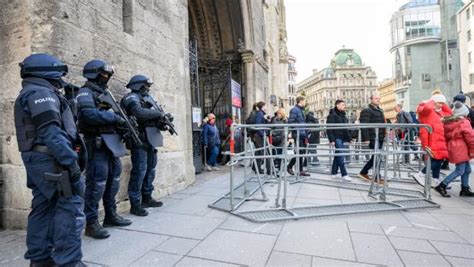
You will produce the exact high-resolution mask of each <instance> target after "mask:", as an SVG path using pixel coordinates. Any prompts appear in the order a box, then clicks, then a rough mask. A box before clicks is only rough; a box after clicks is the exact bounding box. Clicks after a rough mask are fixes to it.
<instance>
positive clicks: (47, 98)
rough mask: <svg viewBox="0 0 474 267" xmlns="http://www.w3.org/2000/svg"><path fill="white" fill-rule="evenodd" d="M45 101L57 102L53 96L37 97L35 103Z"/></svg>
mask: <svg viewBox="0 0 474 267" xmlns="http://www.w3.org/2000/svg"><path fill="white" fill-rule="evenodd" d="M44 102H53V103H56V100H55V99H54V98H52V97H43V98H38V99H35V105H36V104H40V103H44Z"/></svg>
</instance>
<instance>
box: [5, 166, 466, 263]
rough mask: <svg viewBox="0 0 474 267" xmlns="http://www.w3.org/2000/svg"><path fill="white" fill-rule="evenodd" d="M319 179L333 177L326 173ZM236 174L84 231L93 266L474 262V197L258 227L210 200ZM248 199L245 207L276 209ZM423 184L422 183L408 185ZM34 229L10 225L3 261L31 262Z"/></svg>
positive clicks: (308, 195)
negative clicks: (99, 236) (119, 224)
mask: <svg viewBox="0 0 474 267" xmlns="http://www.w3.org/2000/svg"><path fill="white" fill-rule="evenodd" d="M313 176H317V177H318V178H321V177H325V176H324V175H320V174H318V175H316V174H313ZM228 179H229V178H228V173H227V172H226V170H223V171H216V172H212V173H203V174H201V175H198V177H197V182H196V183H195V185H194V186H191V187H189V188H187V189H185V190H183V191H180V192H178V193H175V194H173V195H171V196H168V197H165V198H164V199H162V200H163V202H164V207H163V208H159V209H151V210H149V211H150V215H149V216H148V217H143V218H138V217H135V216H132V215H129V214H125V216H126V217H127V218H130V219H132V220H133V224H132V225H131V226H129V227H125V228H114V229H111V230H110V231H111V237H110V238H108V239H106V240H93V239H90V238H88V237H84V245H83V252H84V261H85V262H86V263H87V264H88V265H90V266H103V265H106V266H235V265H240V266H242V265H249V266H383V265H386V266H474V199H466V198H459V197H458V196H457V195H458V192H459V183H457V184H454V185H453V189H451V190H449V191H450V194H451V195H452V196H453V197H452V198H450V199H444V198H441V197H440V196H439V195H438V194H437V193H436V192H433V200H434V201H436V202H438V203H440V204H441V208H439V209H420V210H411V211H394V212H380V213H372V214H357V215H344V216H333V217H325V218H313V219H304V220H298V221H285V222H276V223H262V224H257V223H251V222H249V221H246V220H244V219H241V218H238V217H235V216H233V215H230V214H228V213H225V212H221V211H217V210H213V209H210V208H208V207H207V205H208V204H209V203H210V202H211V201H212V200H214V199H216V198H217V197H219V196H221V195H222V194H224V193H226V192H227V191H228ZM274 187H276V186H275V185H271V184H268V185H266V189H267V191H268V192H269V193H268V194H269V197H270V201H268V202H248V203H246V204H244V206H243V207H242V208H243V209H253V208H262V207H270V206H271V205H272V204H273V201H272V200H273V199H272V190H274V191H275V188H274ZM408 188H412V189H415V188H416V185H414V184H413V185H412V184H410V185H408ZM289 196H290V199H289V205H294V206H304V205H314V204H321V205H324V204H334V203H348V202H360V201H370V200H369V199H368V197H367V193H366V192H358V191H351V190H346V189H338V188H330V187H323V186H317V185H310V184H294V185H291V186H290V190H289ZM24 252H25V232H24V231H0V265H1V266H27V265H28V262H27V261H25V260H24V259H23V254H24Z"/></svg>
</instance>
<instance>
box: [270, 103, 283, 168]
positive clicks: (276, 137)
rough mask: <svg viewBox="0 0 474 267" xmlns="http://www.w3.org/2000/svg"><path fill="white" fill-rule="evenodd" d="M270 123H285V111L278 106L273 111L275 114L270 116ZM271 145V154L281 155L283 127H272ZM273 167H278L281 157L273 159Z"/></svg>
mask: <svg viewBox="0 0 474 267" xmlns="http://www.w3.org/2000/svg"><path fill="white" fill-rule="evenodd" d="M271 123H272V124H285V123H286V113H285V110H284V109H282V108H280V109H278V110H277V111H276V112H275V116H274V117H273V118H272V122H271ZM271 135H272V145H273V152H272V153H273V155H281V154H282V153H283V146H284V145H285V132H284V131H283V128H281V129H273V131H272V133H271ZM274 163H275V168H276V169H277V170H279V169H280V166H281V159H275V160H274Z"/></svg>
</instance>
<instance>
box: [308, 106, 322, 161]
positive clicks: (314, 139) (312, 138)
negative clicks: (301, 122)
mask: <svg viewBox="0 0 474 267" xmlns="http://www.w3.org/2000/svg"><path fill="white" fill-rule="evenodd" d="M306 123H308V124H319V120H318V118H316V117H315V116H314V112H312V111H310V112H308V114H306ZM319 143H320V137H319V131H315V130H308V144H309V145H311V149H310V150H308V153H310V154H317V150H316V148H317V144H319ZM309 161H310V163H314V164H319V159H318V157H317V156H314V157H310V158H309Z"/></svg>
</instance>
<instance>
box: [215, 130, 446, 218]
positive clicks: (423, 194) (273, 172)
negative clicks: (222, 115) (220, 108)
mask: <svg viewBox="0 0 474 267" xmlns="http://www.w3.org/2000/svg"><path fill="white" fill-rule="evenodd" d="M347 128H350V129H351V130H358V131H361V130H363V129H364V130H366V129H374V130H375V146H374V149H367V148H365V147H364V145H365V144H363V143H362V142H360V141H361V140H360V134H359V139H358V142H355V143H354V144H353V145H351V146H349V148H345V149H338V153H337V154H335V149H334V148H333V147H331V146H326V147H325V146H324V145H323V146H321V147H320V145H321V144H318V145H317V148H316V149H315V148H314V147H311V146H304V147H300V144H299V143H300V142H298V140H299V139H300V134H301V131H308V130H310V131H327V130H335V129H347ZM420 128H425V129H426V130H427V131H428V133H430V138H431V128H430V127H429V126H428V125H420V124H396V125H392V124H263V125H241V124H234V125H233V126H232V127H231V133H230V135H231V139H230V151H228V152H224V153H225V154H227V155H230V161H229V162H228V165H229V166H230V175H229V176H230V177H229V178H230V179H229V181H230V190H229V193H227V194H225V195H224V196H221V197H219V198H218V199H216V200H215V201H213V202H212V203H211V204H209V207H211V208H215V209H219V210H222V211H227V212H230V213H232V214H234V215H237V216H240V217H242V218H246V219H248V220H251V221H254V222H268V221H278V220H288V219H299V218H308V217H320V216H328V215H341V214H353V213H364V212H378V211H388V210H406V209H416V208H432V207H439V205H438V204H437V203H434V202H433V201H431V159H430V157H429V156H428V155H427V153H426V152H425V151H423V150H421V149H419V150H418V148H417V151H411V150H406V149H405V148H404V147H403V145H405V144H406V142H405V143H403V144H401V143H399V142H398V141H394V142H389V140H388V139H387V138H385V139H383V140H384V143H383V144H380V143H379V142H380V140H379V136H380V134H381V131H386V132H387V131H388V132H389V131H390V130H391V129H393V130H395V129H408V130H410V129H420ZM237 130H239V132H242V133H243V136H244V138H243V140H245V141H244V149H243V151H242V152H239V153H235V151H234V133H235V132H236V131H237ZM250 130H252V131H258V130H261V131H263V133H264V136H263V138H262V140H261V142H259V143H262V144H260V145H259V146H256V144H255V142H254V141H255V140H253V138H252V137H251V136H249V135H248V133H249V131H250ZM277 131H280V132H282V133H283V145H282V146H281V147H277V146H273V145H272V133H274V132H277ZM290 133H291V134H292V138H293V139H296V140H295V142H294V147H293V153H291V151H292V150H290V149H289V147H288V146H289V142H288V140H289V135H290ZM259 141H260V140H259ZM413 145H415V144H413ZM379 147H380V148H379ZM277 149H278V150H280V151H281V153H275V152H276V151H277ZM341 152H342V153H341ZM414 153H415V154H416V155H418V156H419V158H420V159H421V158H425V162H424V165H425V166H426V174H425V185H424V188H423V191H418V190H408V189H403V188H397V187H393V186H392V182H394V181H401V180H403V179H405V180H407V181H408V180H409V178H406V177H405V178H403V179H402V178H401V175H400V174H401V172H402V168H401V165H400V157H403V156H406V155H410V154H414ZM334 156H343V157H350V159H354V160H355V162H359V161H360V159H361V158H362V159H365V158H366V157H365V156H369V157H371V156H374V167H373V168H372V177H373V179H372V180H371V182H370V184H367V183H357V182H343V181H336V180H329V179H322V178H315V177H302V176H301V175H300V174H301V173H300V164H301V162H300V159H301V158H302V159H303V160H304V159H310V158H312V157H318V158H319V159H320V162H321V159H322V158H328V159H329V160H328V161H327V165H328V166H329V164H330V163H332V158H333V157H334ZM291 159H295V160H296V164H295V172H294V174H295V175H293V176H289V175H288V174H287V166H288V163H289V161H290V160H291ZM275 160H279V168H277V167H276V165H275ZM242 162H247V163H250V164H245V165H244V170H243V173H244V174H243V182H241V183H239V184H238V185H236V184H235V180H236V177H235V175H236V170H235V168H236V167H237V165H239V164H240V163H242ZM361 162H362V161H361ZM325 163H326V162H325ZM389 165H391V166H389ZM252 166H253V169H254V172H255V175H253V174H251V169H252ZM260 166H261V167H262V168H263V171H262V172H260ZM360 167H362V166H360ZM409 167H413V168H415V169H416V166H409ZM417 167H418V170H420V169H421V167H422V166H421V162H419V163H418V166H417ZM389 171H391V172H392V174H393V175H392V176H391V177H390V176H389ZM403 171H410V169H408V168H405V169H403ZM412 171H413V170H412ZM326 173H327V171H326ZM381 174H383V175H382V177H384V180H385V182H384V183H379V182H380V181H378V179H379V178H378V177H380V176H381ZM410 181H411V180H410ZM389 182H390V187H389V186H388V185H389ZM267 183H276V184H277V193H276V197H275V202H274V206H273V207H272V208H269V209H259V210H246V211H241V210H239V208H240V207H241V206H242V205H243V204H244V203H245V202H247V201H268V200H269V199H268V197H267V194H266V192H265V188H264V185H265V184H267ZM295 183H305V184H314V185H320V186H329V187H337V188H342V189H349V190H358V191H366V192H367V193H368V196H369V197H370V198H372V199H374V200H377V202H363V203H346V204H336V205H317V206H310V207H307V206H306V207H288V205H287V197H288V187H289V186H291V185H292V184H295ZM258 194H259V195H260V196H261V197H256V195H258ZM388 197H393V198H395V197H396V198H397V199H392V200H389V199H388Z"/></svg>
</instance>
